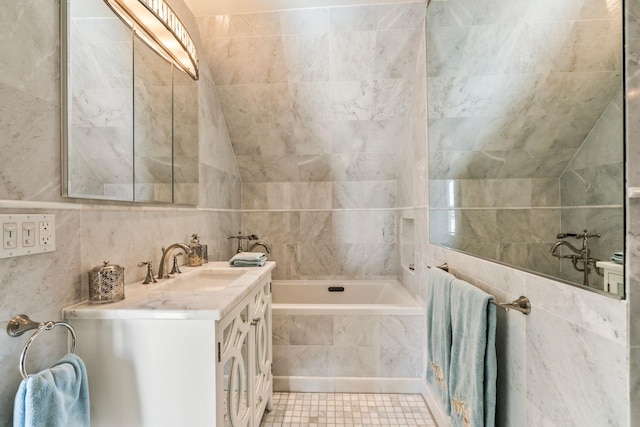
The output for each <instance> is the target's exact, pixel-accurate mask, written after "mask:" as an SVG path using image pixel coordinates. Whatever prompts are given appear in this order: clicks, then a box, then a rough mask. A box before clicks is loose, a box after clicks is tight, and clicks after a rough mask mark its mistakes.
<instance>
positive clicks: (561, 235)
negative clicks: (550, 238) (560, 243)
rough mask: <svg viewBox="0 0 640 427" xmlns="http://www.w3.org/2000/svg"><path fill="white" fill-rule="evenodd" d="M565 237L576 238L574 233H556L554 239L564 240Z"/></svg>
mask: <svg viewBox="0 0 640 427" xmlns="http://www.w3.org/2000/svg"><path fill="white" fill-rule="evenodd" d="M565 237H578V235H577V234H576V233H558V235H557V236H556V239H564V238H565Z"/></svg>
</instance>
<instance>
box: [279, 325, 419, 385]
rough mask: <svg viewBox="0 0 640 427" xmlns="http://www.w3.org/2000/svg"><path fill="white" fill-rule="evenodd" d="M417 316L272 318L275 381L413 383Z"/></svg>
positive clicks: (417, 354)
mask: <svg viewBox="0 0 640 427" xmlns="http://www.w3.org/2000/svg"><path fill="white" fill-rule="evenodd" d="M422 336H423V331H422V316H375V315H319V316H316V315H283V314H274V315H273V374H274V375H275V376H278V377H289V376H310V377H368V378H416V377H419V376H420V374H421V372H422Z"/></svg>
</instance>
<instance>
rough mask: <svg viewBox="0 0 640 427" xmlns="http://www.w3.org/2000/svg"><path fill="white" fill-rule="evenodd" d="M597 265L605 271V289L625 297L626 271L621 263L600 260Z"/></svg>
mask: <svg viewBox="0 0 640 427" xmlns="http://www.w3.org/2000/svg"><path fill="white" fill-rule="evenodd" d="M596 267H599V268H601V269H602V271H603V275H604V280H603V290H604V291H605V292H609V293H612V294H618V295H620V296H622V297H624V273H623V271H624V270H623V267H622V265H621V264H616V263H614V262H609V261H598V262H597V263H596Z"/></svg>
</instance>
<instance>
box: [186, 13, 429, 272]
mask: <svg viewBox="0 0 640 427" xmlns="http://www.w3.org/2000/svg"><path fill="white" fill-rule="evenodd" d="M424 14H425V4H424V2H408V3H404V4H393V5H392V4H382V5H369V6H353V7H328V8H327V7H321V8H317V9H308V10H291V11H280V12H269V13H256V14H246V15H224V16H201V17H198V24H199V26H200V32H201V34H202V35H203V38H204V44H205V55H204V57H206V60H207V61H208V62H209V65H210V68H211V70H212V72H213V75H214V80H215V81H216V84H217V86H216V87H217V90H218V95H219V97H220V100H221V103H222V109H223V111H224V115H225V118H226V119H227V124H228V126H229V135H230V137H231V142H232V144H233V147H234V151H235V153H236V156H237V160H238V166H239V169H240V174H241V176H242V180H243V198H242V206H243V210H244V211H245V212H244V214H243V223H244V225H243V227H244V230H243V231H244V232H245V233H246V234H250V233H255V234H258V235H259V236H260V238H261V239H263V240H265V241H267V242H268V243H269V244H271V245H272V246H273V252H272V254H271V255H270V258H271V259H274V260H275V261H276V262H277V263H278V266H277V268H276V271H275V273H274V276H275V277H277V278H282V279H298V278H315V279H322V278H337V277H340V278H366V277H370V278H376V277H391V278H393V277H395V276H396V262H395V259H396V253H397V251H396V247H397V245H396V235H395V228H396V219H395V216H396V214H395V211H394V210H395V206H396V198H397V193H396V191H397V189H396V178H397V174H398V162H399V157H398V155H399V153H398V147H399V146H400V144H401V141H403V140H404V139H406V138H408V137H409V135H408V134H407V131H408V129H409V128H408V127H407V121H412V120H415V117H414V116H411V115H410V114H409V111H410V107H411V105H412V104H413V103H414V98H415V89H416V88H415V80H414V74H413V69H414V68H415V64H416V61H417V57H418V52H419V46H420V43H421V40H422V39H423V31H422V24H423V21H424Z"/></svg>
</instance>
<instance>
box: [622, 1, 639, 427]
mask: <svg viewBox="0 0 640 427" xmlns="http://www.w3.org/2000/svg"><path fill="white" fill-rule="evenodd" d="M625 12H626V22H625V23H626V28H625V30H626V39H625V40H626V64H625V65H626V93H625V95H626V96H625V100H626V110H625V112H626V117H625V119H626V123H627V133H626V140H627V146H626V153H625V154H626V160H627V169H626V175H627V176H626V178H627V187H639V186H640V144H639V143H638V140H639V137H640V98H639V97H638V89H640V1H638V0H629V1H626V2H625ZM625 214H626V226H627V241H626V252H625V253H626V260H625V276H626V280H625V281H626V287H627V300H628V301H629V318H628V321H629V400H630V402H629V403H630V405H629V419H630V425H631V426H635V425H637V424H640V265H639V264H638V262H635V261H636V260H637V259H638V257H640V253H639V251H638V248H640V203H638V199H628V200H627V205H626V212H625Z"/></svg>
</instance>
